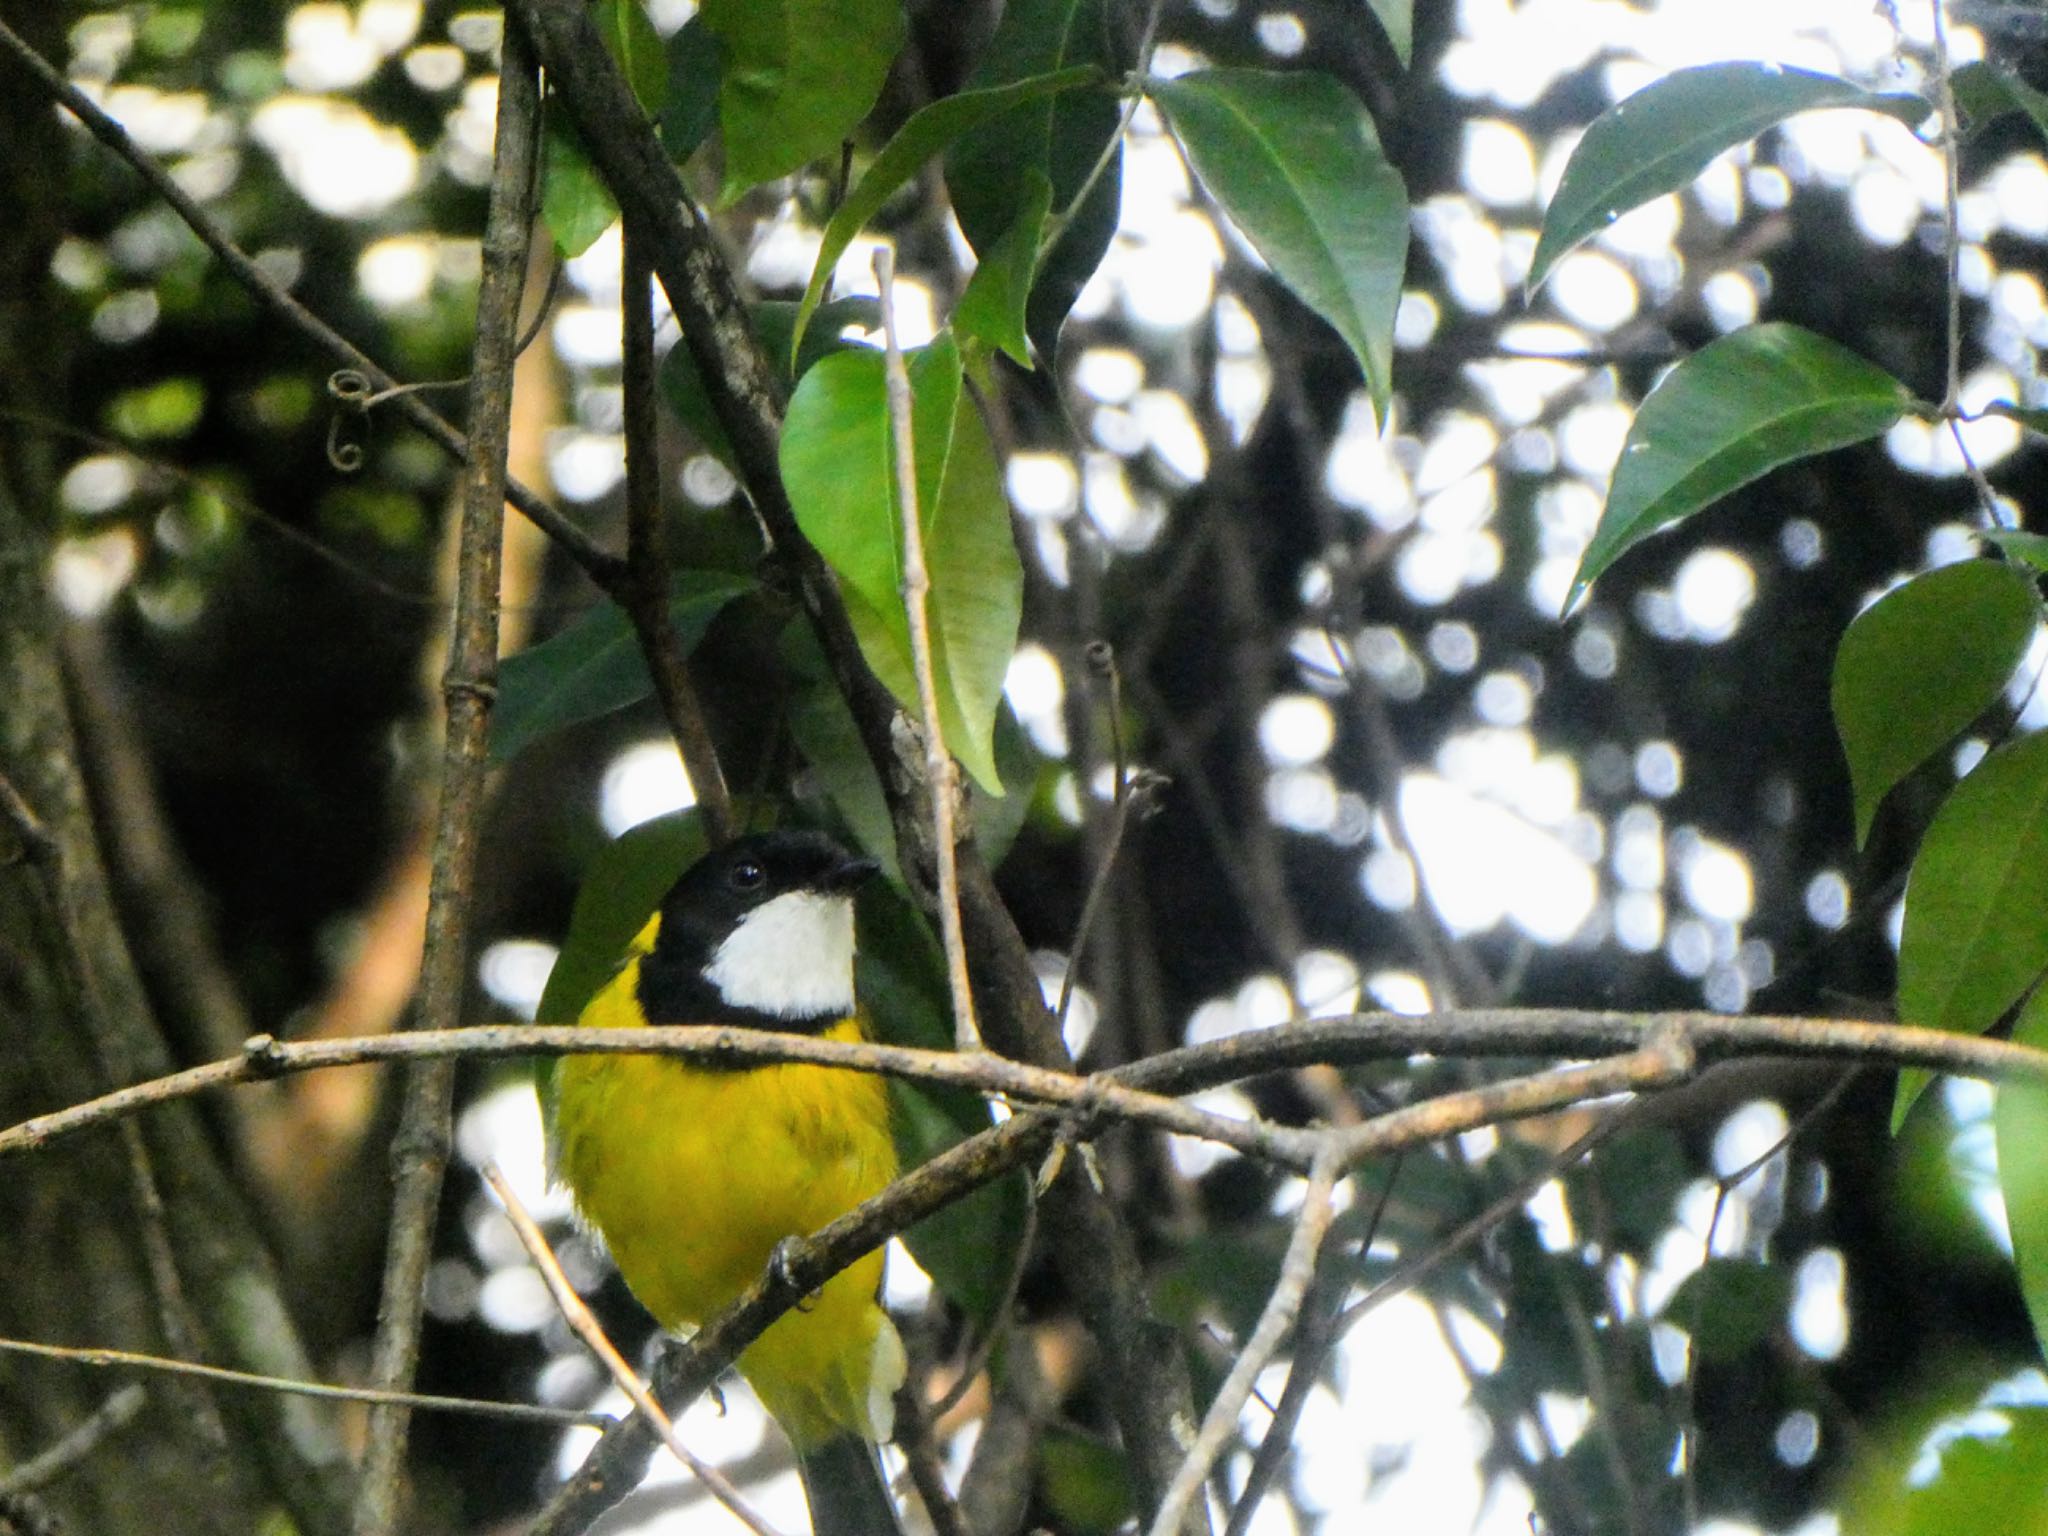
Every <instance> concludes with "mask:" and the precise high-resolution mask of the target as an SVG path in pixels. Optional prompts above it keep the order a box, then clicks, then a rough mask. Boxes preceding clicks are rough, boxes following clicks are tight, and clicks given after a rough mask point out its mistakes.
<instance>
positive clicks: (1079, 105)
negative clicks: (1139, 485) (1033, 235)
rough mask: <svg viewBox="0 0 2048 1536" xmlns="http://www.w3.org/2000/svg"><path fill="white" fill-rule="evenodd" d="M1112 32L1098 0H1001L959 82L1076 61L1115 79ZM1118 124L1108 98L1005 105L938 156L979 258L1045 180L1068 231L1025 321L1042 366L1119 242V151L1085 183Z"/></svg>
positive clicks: (1040, 276) (1042, 265) (1098, 93)
mask: <svg viewBox="0 0 2048 1536" xmlns="http://www.w3.org/2000/svg"><path fill="white" fill-rule="evenodd" d="M1110 36H1111V32H1110V28H1109V26H1108V24H1107V18H1106V16H1105V14H1104V0H1008V3H1007V4H1005V5H1004V7H1003V15H1002V20H1001V21H999V22H998V23H997V24H996V31H995V36H994V37H993V38H991V39H990V40H989V46H988V52H987V54H986V55H985V56H984V57H983V59H982V62H981V65H980V67H979V68H977V69H976V70H975V72H974V75H973V77H972V78H971V79H970V80H969V81H968V85H969V86H970V87H971V88H973V89H976V90H981V89H987V88H990V87H995V86H1003V85H1010V84H1013V83H1015V82H1018V81H1023V80H1029V79H1032V78H1035V77H1043V76H1047V75H1056V74H1058V73H1060V72H1061V71H1063V70H1067V69H1071V68H1074V67H1076V66H1079V65H1095V66H1097V67H1099V68H1101V69H1102V70H1104V71H1105V72H1107V73H1109V74H1111V75H1115V74H1117V73H1118V72H1120V71H1121V69H1122V67H1123V66H1122V62H1121V61H1120V60H1119V59H1117V58H1116V57H1115V55H1114V54H1113V53H1112V51H1111V48H1110V43H1109V39H1110ZM1119 118H1120V112H1119V110H1118V103H1117V98H1116V97H1115V95H1113V94H1112V93H1111V92H1110V91H1108V90H1090V89H1086V88H1083V89H1079V90H1072V91H1066V92H1062V93H1061V94H1060V95H1058V96H1053V97H1045V98H1041V99H1038V100H1034V101H1030V102H1027V103H1025V104H1023V105H1021V106H1017V107H1013V108H1011V109H1010V110H1009V111H1008V112H1005V113H1004V114H1002V116H1000V117H998V118H996V119H994V120H993V121H991V122H988V123H984V124H983V125H982V126H981V127H979V128H977V129H975V130H973V131H972V132H970V133H967V134H965V135H963V136H962V137H961V139H960V140H959V142H958V143H956V144H955V145H954V146H953V149H952V151H951V152H950V153H949V154H948V155H947V156H946V192H947V195H948V196H949V197H950V198H951V199H952V203H953V212H954V216H955V217H956V218H958V219H959V221H960V230H961V233H963V234H964V235H966V237H967V243H968V244H969V245H971V246H973V247H974V250H975V253H976V255H977V256H979V257H980V258H982V259H983V260H987V259H988V256H989V254H990V253H991V252H992V251H993V250H994V249H995V247H996V245H997V244H998V242H1000V241H1001V240H1002V238H1003V236H1004V235H1005V234H1006V233H1007V232H1008V231H1009V230H1010V229H1011V228H1012V227H1013V226H1015V224H1016V223H1017V220H1018V218H1019V216H1020V215H1021V214H1022V213H1023V212H1024V211H1025V209H1026V208H1027V207H1028V206H1029V203H1030V199H1031V197H1032V196H1033V193H1032V181H1031V177H1032V175H1033V173H1036V174H1037V175H1039V176H1042V177H1044V178H1045V179H1046V180H1047V181H1049V182H1051V183H1052V201H1053V206H1054V207H1055V208H1058V209H1060V210H1062V217H1063V218H1064V219H1065V221H1066V222H1065V228H1064V229H1063V230H1062V231H1061V233H1060V236H1059V238H1058V239H1057V240H1056V241H1054V243H1053V246H1052V249H1051V250H1049V251H1044V252H1041V253H1040V254H1039V257H1038V261H1037V275H1036V277H1035V279H1034V280H1033V284H1032V293H1031V300H1030V304H1029V307H1028V310H1027V315H1026V320H1025V330H1026V331H1027V332H1029V334H1030V336H1031V341H1032V344H1033V346H1035V347H1036V348H1037V351H1038V355H1039V356H1040V357H1041V358H1043V359H1044V360H1045V361H1046V362H1047V363H1048V364H1050V363H1051V361H1052V359H1053V357H1054V354H1055V351H1056V349H1057V346H1058V343H1059V333H1060V326H1061V325H1062V324H1063V323H1064V322H1065V321H1066V318H1067V312H1068V311H1069V310H1071V309H1072V308H1073V307H1074V300H1075V299H1076V298H1077V297H1078V296H1079V295H1080V292H1081V289H1082V287H1083V285H1085V284H1086V283H1087V281H1088V279H1089V278H1090V277H1092V276H1094V274H1095V269H1096V267H1097V266H1099V265H1100V264H1101V262H1102V255H1103V252H1105V251H1107V250H1108V249H1109V242H1110V240H1111V238H1112V237H1113V236H1114V235H1115V234H1116V223H1117V214H1118V209H1119V205H1120V201H1121V197H1122V184H1123V149H1122V146H1121V145H1118V146H1116V147H1115V149H1114V150H1113V151H1112V153H1111V156H1110V160H1109V164H1108V167H1107V169H1105V171H1104V172H1103V174H1102V175H1101V176H1100V177H1099V178H1097V179H1096V180H1094V181H1093V182H1092V183H1091V182H1090V180H1089V178H1090V177H1091V176H1093V175H1094V171H1095V167H1096V165H1097V164H1098V163H1099V162H1100V161H1101V160H1102V155H1103V151H1104V150H1105V149H1110V147H1111V145H1112V144H1113V142H1114V140H1115V138H1116V133H1117V128H1118V126H1119ZM1084 189H1085V191H1086V196H1085V197H1084V196H1083V195H1082V194H1083V191H1084ZM1076 199H1079V200H1080V201H1079V206H1078V207H1076V206H1074V204H1075V201H1076Z"/></svg>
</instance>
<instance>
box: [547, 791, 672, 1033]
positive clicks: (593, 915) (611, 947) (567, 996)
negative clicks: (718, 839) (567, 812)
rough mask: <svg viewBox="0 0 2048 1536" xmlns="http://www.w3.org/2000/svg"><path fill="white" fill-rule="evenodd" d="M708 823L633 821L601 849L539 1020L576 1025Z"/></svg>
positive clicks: (581, 891)
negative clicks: (586, 1005) (636, 823)
mask: <svg viewBox="0 0 2048 1536" xmlns="http://www.w3.org/2000/svg"><path fill="white" fill-rule="evenodd" d="M704 849H705V843H704V828H703V826H702V825H701V824H700V823H699V820H698V817H697V813H696V812H695V811H694V810H689V811H675V812H671V813H670V814H669V815H666V816H656V817H654V818H653V819H652V820H650V821H643V822H641V823H640V824H639V825H638V826H635V827H629V828H627V829H626V830H625V831H624V832H622V833H620V834H619V836H618V837H616V838H614V839H613V840H612V841H611V842H609V843H606V844H605V845H604V846H603V847H602V848H600V849H599V850H598V851H597V855H596V857H594V858H593V859H592V860H591V861H590V865H589V867H588V868H587V869H585V870H584V871H583V883H582V884H581V885H580V886H578V887H577V889H576V905H575V907H574V908H573V909H572V910H571V911H570V914H569V932H568V934H567V935H566V936H565V937H564V938H563V940H562V951H561V953H560V954H559V955H557V956H556V957H555V968H554V970H552V971H551V972H549V973H548V984H547V986H546V987H545V988H543V989H542V991H541V995H540V1006H539V1008H538V1009H537V1010H536V1011H535V1013H534V1022H535V1023H537V1024H574V1023H575V1022H576V1020H577V1018H578V1016H579V1015H581V1014H582V1012H583V1007H584V1004H586V1003H588V1002H589V1001H590V1000H591V998H593V997H595V996H596V995H597V992H598V989H599V988H600V987H602V986H603V985H604V984H605V983H606V982H607V981H609V980H611V978H612V976H613V974H614V973H615V972H616V971H617V970H618V968H619V962H620V961H621V960H622V959H624V958H625V954H626V946H627V945H628V944H630V943H631V942H632V941H633V937H634V935H635V934H637V933H639V931H640V930H641V929H642V928H644V927H645V926H646V925H647V920H648V919H649V918H650V917H652V916H653V915H654V909H655V907H657V906H658V905H660V902H661V898H662V897H663V896H664V895H665V894H667V892H668V888H669V887H670V886H672V885H674V884H675V883H676V877H677V876H678V875H680V874H681V873H682V872H683V871H684V870H686V869H688V868H689V867H690V865H691V864H693V863H695V862H696V861H697V860H698V859H699V858H701V857H703V855H704Z"/></svg>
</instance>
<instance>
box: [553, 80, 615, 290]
mask: <svg viewBox="0 0 2048 1536" xmlns="http://www.w3.org/2000/svg"><path fill="white" fill-rule="evenodd" d="M540 216H541V219H542V221H543V222H545V223H546V225H547V227H548V233H549V234H551V235H553V236H554V237H555V248H556V249H557V250H559V251H560V252H561V253H562V254H563V255H564V256H581V255H582V254H583V253H584V252H585V251H587V250H589V249H590V247H591V246H592V245H594V244H596V242H597V237H598V236H599V235H601V234H603V233H604V232H605V231H606V230H608V229H610V228H611V227H612V221H613V220H615V219H616V218H618V216H619V205H618V204H617V203H615V202H613V201H612V195H611V193H610V191H609V190H607V189H606V187H605V184H604V182H603V181H602V180H601V179H600V178H599V176H598V174H597V170H596V167H594V166H592V165H591V163H590V159H589V157H588V156H586V155H585V154H584V153H583V146H582V145H581V144H579V143H577V142H576V136H575V133H574V131H573V130H572V129H570V128H569V127H568V126H567V125H566V124H565V123H563V122H562V120H561V117H560V115H559V114H557V113H550V114H549V115H548V123H547V133H546V136H545V141H544V143H543V144H542V146H541V183H540Z"/></svg>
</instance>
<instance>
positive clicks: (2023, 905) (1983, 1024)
mask: <svg viewBox="0 0 2048 1536" xmlns="http://www.w3.org/2000/svg"><path fill="white" fill-rule="evenodd" d="M2044 969H2048V733H2041V734H2037V735H2033V736H2028V737H2026V738H2024V739H2023V740H2020V741H2016V742H2013V743H2011V744H2010V745H2009V746H2004V747H2001V748H1999V749H1998V750H1997V751H1996V752H1994V753H1992V754H1991V755H1990V756H1989V757H1987V758H1985V759H1984V761H1983V762H1981V763H1979V764H1978V765H1977V766H1976V767H1975V768H1974V769H1972V770H1971V772H1970V775H1969V777H1967V778H1965V779H1964V780H1963V781H1962V783H1960V784H1958V785H1957V786H1956V788H1955V792H1954V793H1953V794H1951V795H1950V796H1949V797H1948V800H1947V801H1946V803H1944V804H1943V806H1942V808H1941V810H1940V811H1939V812H1938V813H1937V814H1936V815H1935V818H1934V821H1933V823H1932V825H1930V826H1929V827H1928V829H1927V835H1926V837H1924V838H1923V839H1922V840H1921V843H1920V852H1919V854H1918V855H1917V856H1916V857H1915V858H1914V860H1913V871H1912V874H1911V875H1910V876H1909V877H1908V878H1907V881H1906V922H1905V931H1904V932H1903V933H1902V934H1901V936H1900V939H1899V1018H1900V1019H1901V1021H1903V1022H1904V1023H1907V1024H1922V1025H1925V1026H1927V1027H1928V1028H1930V1029H1946V1030H1953V1031H1955V1032H1956V1033H1958V1034H1968V1035H1976V1034H1982V1033H1983V1032H1984V1031H1985V1030H1987V1029H1989V1028H1990V1027H1991V1026H1992V1025H1993V1024H1995V1023H1997V1022H1998V1018H1999V1015H2001V1014H2003V1013H2004V1012H2005V1010H2006V1009H2008V1008H2010V1007H2011V1006H2012V1005H2013V1004H2014V1003H2016V1002H2018V1001H2019V999H2020V996H2021V995H2022V994H2023V993H2024V992H2025V991H2026V990H2027V988H2029V987H2031V986H2032V985H2033V984H2034V983H2035V981H2036V980H2037V979H2039V977H2040V975H2041V973H2042V971H2043V970H2044ZM1927 1080H1928V1079H1927V1074H1925V1073H1924V1072H1912V1073H1905V1072H1902V1073H1900V1074H1899V1093H1898V1096H1897V1097H1896V1099H1895V1100H1894V1102H1893V1107H1892V1129H1893V1130H1894V1131H1896V1130H1897V1129H1898V1127H1899V1125H1900V1124H1901V1123H1902V1122H1903V1121H1904V1120H1905V1117H1906V1111H1907V1110H1909V1109H1910V1108H1911V1107H1912V1104H1913V1100H1914V1099H1915V1098H1917V1097H1918V1095H1919V1093H1920V1090H1921V1089H1922V1088H1924V1087H1925V1086H1926V1083H1927Z"/></svg>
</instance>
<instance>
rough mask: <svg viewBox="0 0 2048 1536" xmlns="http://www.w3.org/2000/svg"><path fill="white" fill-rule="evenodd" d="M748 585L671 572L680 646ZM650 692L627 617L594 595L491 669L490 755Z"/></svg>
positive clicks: (690, 643)
mask: <svg viewBox="0 0 2048 1536" xmlns="http://www.w3.org/2000/svg"><path fill="white" fill-rule="evenodd" d="M753 585H754V584H753V583H752V582H751V581H750V580H748V579H747V578H746V577H744V576H734V575H732V574H730V573H728V572H725V571H681V572H678V573H677V575H676V578H675V585H674V587H673V588H672V589H671V595H670V599H669V616H670V618H671V619H672V620H673V621H674V623H675V629H676V641H677V643H678V644H679V645H681V646H682V648H683V650H684V651H685V652H687V651H689V650H691V649H692V648H694V647H695V645H696V644H697V642H698V641H699V640H701V639H702V638H703V637H704V631H705V630H706V629H708V628H710V626H711V621H712V620H713V619H714V618H716V617H717V616H718V611H719V610H720V609H721V608H723V607H724V606H725V605H726V604H727V603H729V602H731V601H732V600H733V599H734V598H736V597H739V596H741V595H742V594H744V593H747V592H750V591H752V590H753ZM653 692H654V682H653V679H652V678H650V677H649V676H648V672H647V659H646V657H645V656H644V655H643V654H642V653H641V650H640V642H639V638H638V637H637V636H636V635H635V633H634V631H633V624H632V621H631V620H630V619H628V618H627V617H626V612H625V610H624V609H623V608H621V607H619V605H618V604H617V603H614V602H610V601H606V602H601V603H599V604H597V606H596V607H594V608H592V609H591V610H590V612H588V613H586V614H584V615H583V617H582V618H580V619H578V620H577V621H576V622H575V623H574V624H571V625H570V626H569V627H568V628H567V629H565V630H563V631H562V632H561V633H560V634H559V635H555V636H552V637H550V638H549V639H547V640H544V641H542V642H541V643H540V644H539V645H534V646H528V647H527V648H526V649H525V650H523V651H521V652H519V653H518V654H517V655H516V656H509V657H507V658H506V659H505V661H504V663H503V664H502V665H501V666H500V667H499V668H498V705H497V708H496V709H495V710H494V711H493V712H492V716H491V757H492V760H493V761H495V762H506V761H509V760H510V759H511V758H513V757H514V756H516V755H517V754H518V753H519V751H520V750H521V749H522V748H524V747H525V746H526V745H527V744H528V743H530V742H533V741H535V740H537V739H539V738H540V737H542V736H545V735H546V734H547V733H548V732H550V731H555V730H560V729H561V728H562V727H563V726H565V725H573V724H575V723H576V722H577V721H579V720H590V719H594V718H596V717H597V716H598V715H602V714H608V713H609V712H611V711H612V710H615V709H623V708H625V706H626V705H628V704H637V703H638V702H639V701H640V700H642V699H644V698H647V697H649V696H650V695H651V694H652V693H653Z"/></svg>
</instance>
